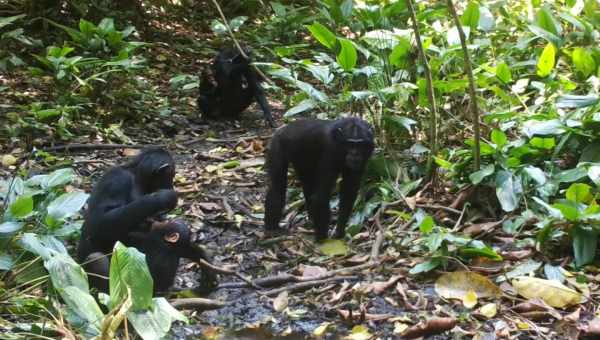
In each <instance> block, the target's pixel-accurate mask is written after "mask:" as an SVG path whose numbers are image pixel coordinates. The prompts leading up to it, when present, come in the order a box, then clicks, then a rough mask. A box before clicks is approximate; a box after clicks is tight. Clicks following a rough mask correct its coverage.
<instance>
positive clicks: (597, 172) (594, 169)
mask: <svg viewBox="0 0 600 340" xmlns="http://www.w3.org/2000/svg"><path fill="white" fill-rule="evenodd" d="M587 175H588V177H589V178H590V179H591V180H592V182H594V184H596V185H598V186H600V165H592V166H590V167H589V168H588V171H587Z"/></svg>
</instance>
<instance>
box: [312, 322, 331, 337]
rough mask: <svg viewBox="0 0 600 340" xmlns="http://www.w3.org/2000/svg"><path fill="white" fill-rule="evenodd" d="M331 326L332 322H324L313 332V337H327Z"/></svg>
mask: <svg viewBox="0 0 600 340" xmlns="http://www.w3.org/2000/svg"><path fill="white" fill-rule="evenodd" d="M329 325H331V322H323V323H322V324H320V325H319V327H317V328H315V330H313V335H314V336H317V337H321V336H323V335H325V332H327V327H329Z"/></svg>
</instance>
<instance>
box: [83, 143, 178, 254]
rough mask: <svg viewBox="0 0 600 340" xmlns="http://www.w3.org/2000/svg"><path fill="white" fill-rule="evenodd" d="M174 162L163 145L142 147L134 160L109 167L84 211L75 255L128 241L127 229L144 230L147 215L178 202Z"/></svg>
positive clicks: (148, 216)
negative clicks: (175, 188) (174, 186)
mask: <svg viewBox="0 0 600 340" xmlns="http://www.w3.org/2000/svg"><path fill="white" fill-rule="evenodd" d="M174 176H175V162H174V161H173V158H172V157H171V154H169V152H168V151H166V150H164V149H162V148H148V149H144V150H142V151H141V152H140V153H139V154H138V155H137V156H136V157H135V158H134V159H133V160H131V161H130V162H128V163H126V164H124V165H121V166H115V167H113V168H111V169H109V170H108V171H107V172H106V173H105V174H104V176H102V178H101V179H100V181H99V182H98V183H97V184H96V185H95V186H94V189H93V190H92V193H91V195H90V198H89V199H88V208H87V211H86V213H85V220H84V223H83V227H82V231H81V238H80V240H79V245H78V247H77V257H78V258H79V260H80V261H85V259H86V257H87V256H88V255H90V254H91V253H94V252H101V253H104V254H106V253H110V252H111V251H112V248H113V246H114V244H115V243H116V242H117V241H121V242H122V243H124V244H125V245H128V244H129V233H130V232H133V231H147V230H148V229H149V225H148V223H147V221H148V219H149V218H151V217H153V216H156V215H159V214H160V213H161V212H166V211H169V210H171V209H173V208H175V206H176V205H177V194H176V193H175V190H174V189H173V177H174Z"/></svg>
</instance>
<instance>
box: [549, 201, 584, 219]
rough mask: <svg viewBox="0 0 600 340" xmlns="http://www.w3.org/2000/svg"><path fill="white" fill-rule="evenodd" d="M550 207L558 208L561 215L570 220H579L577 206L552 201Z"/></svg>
mask: <svg viewBox="0 0 600 340" xmlns="http://www.w3.org/2000/svg"><path fill="white" fill-rule="evenodd" d="M552 207H554V208H556V209H558V210H560V213H561V214H562V215H563V217H564V218H565V219H567V220H569V221H571V222H577V221H578V220H579V216H580V214H579V211H577V207H576V206H574V205H573V204H570V203H554V204H552Z"/></svg>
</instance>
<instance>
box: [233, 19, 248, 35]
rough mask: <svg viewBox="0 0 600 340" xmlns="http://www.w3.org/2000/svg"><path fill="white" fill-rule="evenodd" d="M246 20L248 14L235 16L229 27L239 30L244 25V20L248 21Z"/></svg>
mask: <svg viewBox="0 0 600 340" xmlns="http://www.w3.org/2000/svg"><path fill="white" fill-rule="evenodd" d="M246 20H248V17H246V16H239V17H235V18H233V19H231V20H230V21H229V27H230V28H231V29H232V30H233V31H237V30H239V29H240V27H242V25H243V24H244V22H246Z"/></svg>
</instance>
